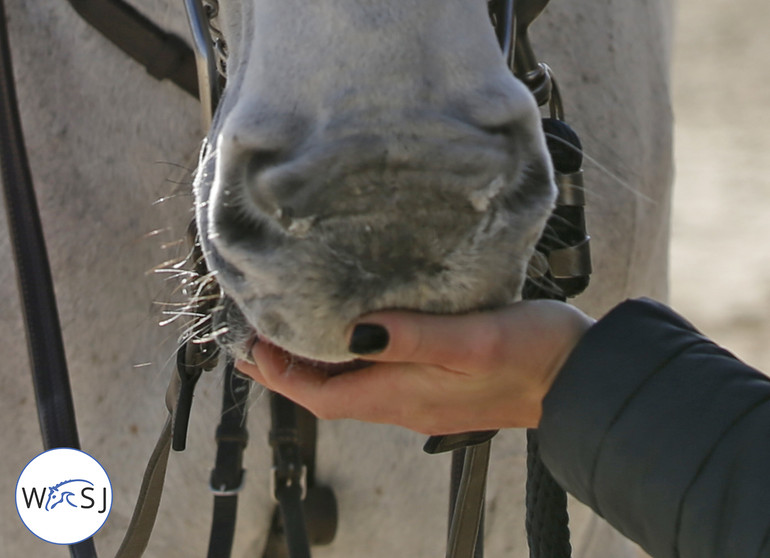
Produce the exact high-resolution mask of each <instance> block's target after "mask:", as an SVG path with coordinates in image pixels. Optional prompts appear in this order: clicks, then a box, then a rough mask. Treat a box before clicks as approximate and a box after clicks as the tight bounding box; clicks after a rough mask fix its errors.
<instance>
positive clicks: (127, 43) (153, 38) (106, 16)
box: [68, 0, 198, 97]
mask: <svg viewBox="0 0 770 558" xmlns="http://www.w3.org/2000/svg"><path fill="white" fill-rule="evenodd" d="M68 2H69V3H70V4H71V5H72V7H73V8H74V10H75V11H76V12H77V13H78V14H79V15H80V17H82V18H83V19H84V20H85V21H86V22H87V23H88V24H90V25H91V26H92V27H94V28H95V29H96V30H97V31H99V32H100V33H101V34H102V35H104V36H105V37H106V38H107V39H109V40H110V41H111V42H112V43H114V44H115V45H116V46H117V47H118V48H120V50H122V51H123V52H125V53H126V54H127V55H128V56H129V57H131V58H133V59H134V60H136V61H137V62H138V63H139V64H141V65H142V66H144V67H145V68H146V69H147V72H148V73H149V74H150V75H151V76H152V77H154V78H155V79H158V80H163V79H168V80H170V81H172V82H173V83H175V84H176V85H178V86H179V87H181V88H182V89H183V90H185V91H186V92H187V93H189V94H190V95H192V96H194V97H198V77H197V69H196V65H195V55H194V54H193V51H192V49H191V48H190V47H189V46H187V43H185V42H184V41H183V40H182V39H181V38H179V37H178V36H176V35H174V34H172V33H168V32H166V31H164V30H163V29H161V28H159V27H158V26H157V25H155V24H154V23H153V22H152V21H150V20H149V19H147V18H146V17H145V16H143V15H142V14H140V13H139V12H138V11H137V10H136V9H135V8H133V7H132V6H130V5H128V4H126V3H125V2H123V1H122V0H68Z"/></svg>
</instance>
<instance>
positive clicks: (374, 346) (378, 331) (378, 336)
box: [348, 324, 390, 355]
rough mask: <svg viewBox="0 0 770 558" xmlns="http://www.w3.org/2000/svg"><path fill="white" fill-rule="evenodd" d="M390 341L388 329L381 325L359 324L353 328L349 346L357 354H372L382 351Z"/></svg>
mask: <svg viewBox="0 0 770 558" xmlns="http://www.w3.org/2000/svg"><path fill="white" fill-rule="evenodd" d="M389 341H390V336H389V335H388V330H387V329H385V328H384V327H382V326H381V325H376V324H358V325H357V326H356V327H355V328H353V335H351V336H350V346H349V347H348V348H349V350H350V352H351V353H355V354H357V355H371V354H374V353H379V352H382V351H383V350H384V349H385V347H387V346H388V342H389Z"/></svg>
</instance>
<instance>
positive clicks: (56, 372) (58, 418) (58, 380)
mask: <svg viewBox="0 0 770 558" xmlns="http://www.w3.org/2000/svg"><path fill="white" fill-rule="evenodd" d="M24 145H25V144H24V136H23V133H22V129H21V119H20V117H19V111H18V103H17V97H16V88H15V84H14V77H13V64H12V61H11V51H10V45H9V41H8V28H7V20H6V17H5V6H4V3H3V2H2V0H0V171H1V173H2V182H3V194H4V197H5V207H6V213H7V215H8V226H9V229H10V238H11V245H12V246H13V251H14V255H15V259H16V273H17V280H18V284H19V291H20V296H21V305H22V312H23V315H24V322H25V326H26V331H27V349H28V352H29V359H30V363H31V364H32V383H33V385H34V391H35V400H36V402H37V411H38V421H39V423H40V430H41V434H42V437H43V446H44V448H45V449H47V450H48V449H51V448H57V447H70V448H79V447H80V441H79V439H78V431H77V425H76V422H75V409H74V405H73V403H72V392H71V390H70V383H69V376H68V374H67V362H66V359H65V356H64V343H63V341H62V336H61V328H60V326H59V313H58V311H57V308H56V298H55V296H54V290H53V281H52V279H51V270H50V266H49V264H48V254H47V251H46V246H45V239H44V237H43V229H42V226H41V223H40V216H39V214H38V210H37V201H36V199H35V191H34V186H33V183H32V174H31V172H30V169H29V160H28V157H27V152H26V149H25V147H24ZM70 554H71V556H73V557H76V558H81V557H82V558H90V557H95V556H96V549H95V547H94V543H93V540H92V539H86V540H85V541H83V542H80V543H77V544H74V545H70Z"/></svg>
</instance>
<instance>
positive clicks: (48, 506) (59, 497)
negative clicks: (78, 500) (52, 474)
mask: <svg viewBox="0 0 770 558" xmlns="http://www.w3.org/2000/svg"><path fill="white" fill-rule="evenodd" d="M74 482H84V483H86V484H89V485H91V486H93V485H94V483H92V482H91V481H87V480H85V479H70V480H66V481H62V482H60V483H59V484H57V485H54V486H50V487H48V489H49V490H48V499H47V500H46V502H45V511H51V510H53V509H54V508H55V507H56V506H58V505H59V504H61V503H62V502H66V503H67V504H69V505H70V506H72V507H73V508H77V507H78V506H77V505H75V504H73V503H72V501H71V500H70V498H71V497H72V496H74V495H75V493H74V492H72V491H70V490H69V487H65V488H62V487H64V486H65V485H69V484H71V483H74ZM52 502H53V503H52Z"/></svg>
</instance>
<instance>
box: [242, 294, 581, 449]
mask: <svg viewBox="0 0 770 558" xmlns="http://www.w3.org/2000/svg"><path fill="white" fill-rule="evenodd" d="M592 324H593V320H592V319H590V318H588V317H587V316H586V315H585V314H583V313H582V312H580V311H579V310H577V309H575V308H574V307H572V306H569V305H567V304H563V303H560V302H555V301H545V300H543V301H526V302H520V303H517V304H513V305H511V306H508V307H505V308H502V309H499V310H495V311H490V312H479V313H473V314H466V315H459V316H447V315H431V314H419V313H412V312H396V311H392V312H378V313H375V314H370V315H368V316H364V317H362V318H361V319H360V320H359V321H358V322H357V324H353V325H352V326H351V337H350V338H351V351H352V352H355V353H358V354H361V355H362V356H363V358H365V359H366V360H367V361H371V362H373V365H371V366H369V367H367V368H364V369H362V370H358V371H355V372H348V373H343V374H339V375H335V376H329V375H328V374H327V373H326V372H324V371H321V370H318V369H316V368H314V367H312V366H309V365H307V364H303V363H296V362H294V363H292V362H291V361H290V360H288V359H286V358H285V356H284V353H282V352H281V351H280V350H279V349H277V348H275V347H273V346H271V345H268V344H262V343H257V344H256V345H255V347H254V349H253V350H252V355H253V357H254V360H255V362H256V365H254V364H250V363H247V362H244V361H239V362H238V363H237V367H238V369H239V370H240V371H241V372H243V373H244V374H247V375H248V376H251V377H252V378H254V380H256V381H257V382H259V383H260V384H263V385H264V386H266V387H268V388H269V389H271V390H273V391H276V392H278V393H281V394H283V395H284V396H286V397H288V398H289V399H292V400H293V401H295V402H297V403H299V404H300V405H302V406H303V407H306V408H307V409H308V410H310V411H311V412H312V413H314V414H316V415H317V416H318V417H320V418H323V419H339V418H354V419H358V420H363V421H368V422H378V423H389V424H396V425H399V426H403V427H406V428H409V429H411V430H415V431H417V432H421V433H424V434H429V435H438V434H453V433H457V432H467V431H476V430H493V429H498V428H510V427H529V428H536V427H537V425H538V423H539V422H540V416H541V414H542V401H543V398H544V397H545V395H546V393H548V390H549V389H550V387H551V385H552V384H553V381H554V379H555V378H556V376H557V374H558V372H559V370H560V369H561V367H562V365H563V364H564V362H565V360H566V359H567V357H568V356H569V354H570V352H571V351H572V349H573V348H574V346H575V345H576V344H577V343H578V341H579V340H580V338H581V337H582V336H583V334H584V333H585V331H586V330H587V329H588V328H589V327H590V326H591V325H592ZM354 326H355V327H354ZM364 355H365V356H364Z"/></svg>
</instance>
